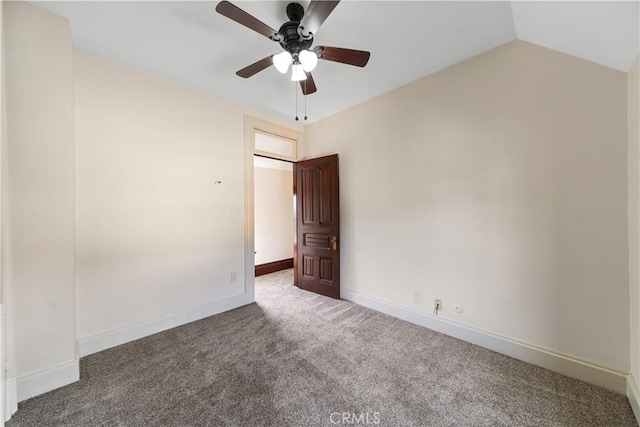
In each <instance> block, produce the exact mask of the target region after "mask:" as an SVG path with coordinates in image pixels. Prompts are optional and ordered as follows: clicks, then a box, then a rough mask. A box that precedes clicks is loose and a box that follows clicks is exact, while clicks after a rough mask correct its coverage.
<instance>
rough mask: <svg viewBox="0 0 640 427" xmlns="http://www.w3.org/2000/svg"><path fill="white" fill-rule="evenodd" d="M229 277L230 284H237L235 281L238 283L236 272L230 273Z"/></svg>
mask: <svg viewBox="0 0 640 427" xmlns="http://www.w3.org/2000/svg"><path fill="white" fill-rule="evenodd" d="M230 277H231V283H235V282H237V281H238V273H237V272H235V271H234V272H232V273H231V274H230Z"/></svg>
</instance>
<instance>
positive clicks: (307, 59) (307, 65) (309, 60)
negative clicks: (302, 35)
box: [298, 50, 318, 73]
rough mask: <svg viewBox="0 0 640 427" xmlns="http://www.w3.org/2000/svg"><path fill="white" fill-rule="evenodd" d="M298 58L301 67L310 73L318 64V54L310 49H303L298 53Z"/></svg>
mask: <svg viewBox="0 0 640 427" xmlns="http://www.w3.org/2000/svg"><path fill="white" fill-rule="evenodd" d="M298 58H300V62H301V63H302V68H303V69H304V70H305V71H306V72H307V73H310V72H311V71H313V69H314V68H316V65H318V55H316V54H315V52H311V51H310V50H303V51H302V52H300V53H299V54H298Z"/></svg>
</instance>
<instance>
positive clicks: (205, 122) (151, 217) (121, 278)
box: [75, 52, 244, 339]
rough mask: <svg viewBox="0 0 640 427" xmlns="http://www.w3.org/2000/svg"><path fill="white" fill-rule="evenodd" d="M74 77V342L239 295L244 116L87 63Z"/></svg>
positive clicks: (80, 59)
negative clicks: (76, 218)
mask: <svg viewBox="0 0 640 427" xmlns="http://www.w3.org/2000/svg"><path fill="white" fill-rule="evenodd" d="M75 72H76V139H77V147H78V149H77V176H78V185H77V205H78V214H77V215H78V220H77V233H78V237H77V239H78V242H77V307H78V309H77V313H78V327H77V329H78V338H79V339H83V338H86V337H90V336H93V335H96V334H100V333H103V332H107V331H110V330H114V329H118V328H123V327H126V326H131V325H135V324H140V323H143V322H149V321H154V320H157V319H159V318H161V317H163V316H167V315H169V314H171V313H174V312H177V311H181V310H186V309H189V308H192V307H197V306H199V305H203V304H207V303H211V302H215V301H219V300H222V299H225V298H229V297H232V296H235V295H240V294H243V293H244V276H243V271H244V246H243V245H244V243H243V242H244V228H243V227H244V225H243V221H242V218H243V199H242V194H243V169H242V167H241V165H242V164H243V145H242V141H243V115H242V110H241V109H240V108H239V107H238V106H234V105H231V104H229V103H226V102H223V101H220V100H218V99H217V98H215V97H213V96H211V95H209V94H206V93H204V92H201V91H198V90H194V89H190V88H187V87H185V86H182V85H179V84H175V83H172V82H169V81H167V80H164V79H162V78H158V77H155V76H152V75H149V74H146V73H143V72H139V71H136V70H133V69H130V68H126V67H123V66H120V65H117V64H115V63H112V62H109V61H106V60H103V59H100V58H97V57H93V56H90V55H87V54H83V53H79V52H76V61H75ZM217 180H219V181H221V182H222V183H221V184H218V185H216V184H215V181H217ZM232 272H235V273H238V280H237V282H235V283H232V282H231V279H230V277H231V273H232Z"/></svg>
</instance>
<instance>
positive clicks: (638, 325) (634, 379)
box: [627, 57, 640, 418]
mask: <svg viewBox="0 0 640 427" xmlns="http://www.w3.org/2000/svg"><path fill="white" fill-rule="evenodd" d="M627 90H628V92H627V115H628V122H629V126H628V127H629V284H630V285H629V310H630V336H631V341H630V346H631V354H630V357H631V378H630V383H632V384H631V385H632V387H634V388H635V393H636V394H637V393H638V381H639V380H640V169H639V167H640V140H639V133H640V131H639V129H638V128H639V127H640V121H639V118H638V116H640V105H639V104H640V57H639V58H638V59H636V62H635V64H634V65H633V67H632V68H631V70H630V71H629V76H628V83H627ZM639 398H640V395H636V396H635V397H634V399H635V403H636V405H635V406H634V410H635V411H636V417H638V418H640V407H639V406H638V399H639ZM632 404H633V402H632Z"/></svg>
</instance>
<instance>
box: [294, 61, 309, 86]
mask: <svg viewBox="0 0 640 427" xmlns="http://www.w3.org/2000/svg"><path fill="white" fill-rule="evenodd" d="M306 79H307V75H306V74H305V73H304V68H302V64H300V63H298V64H293V65H292V66H291V81H292V82H299V81H301V80H306Z"/></svg>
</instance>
